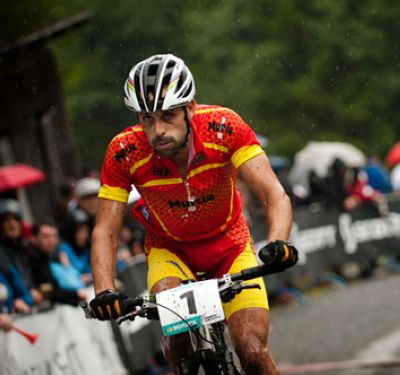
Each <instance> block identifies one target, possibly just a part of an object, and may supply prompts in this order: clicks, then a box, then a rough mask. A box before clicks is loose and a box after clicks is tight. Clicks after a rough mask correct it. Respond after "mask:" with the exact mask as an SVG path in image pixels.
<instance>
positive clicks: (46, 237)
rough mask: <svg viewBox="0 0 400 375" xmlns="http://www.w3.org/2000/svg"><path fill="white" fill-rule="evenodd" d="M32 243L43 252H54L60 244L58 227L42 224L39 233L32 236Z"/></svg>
mask: <svg viewBox="0 0 400 375" xmlns="http://www.w3.org/2000/svg"><path fill="white" fill-rule="evenodd" d="M32 243H33V244H34V245H35V247H36V248H38V249H39V250H40V251H41V252H43V253H45V254H49V255H50V254H52V253H53V252H54V251H55V250H56V249H57V246H58V230H57V228H56V227H53V226H50V225H42V226H41V227H40V229H39V233H38V234H37V235H35V236H32Z"/></svg>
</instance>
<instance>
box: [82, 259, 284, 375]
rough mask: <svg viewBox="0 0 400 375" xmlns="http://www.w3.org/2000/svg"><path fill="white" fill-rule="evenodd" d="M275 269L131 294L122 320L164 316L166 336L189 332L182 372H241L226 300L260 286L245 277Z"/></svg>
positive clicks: (190, 374)
mask: <svg viewBox="0 0 400 375" xmlns="http://www.w3.org/2000/svg"><path fill="white" fill-rule="evenodd" d="M275 272H278V271H276V270H271V269H270V267H268V266H267V265H260V266H256V267H252V268H248V269H245V270H242V271H241V272H238V273H235V274H225V275H223V276H222V277H221V278H219V279H208V280H203V279H201V280H200V281H196V280H184V281H182V283H181V286H179V287H176V288H172V289H168V290H165V291H163V292H160V293H157V294H155V295H151V294H150V295H143V296H137V297H134V298H131V297H128V298H127V299H126V300H125V303H126V306H127V310H128V311H129V313H128V314H126V315H125V316H123V317H121V318H119V319H118V323H119V324H121V323H122V322H124V321H127V320H134V319H135V318H136V317H138V316H139V317H143V318H147V319H156V320H160V323H161V327H162V331H163V334H164V335H166V336H168V335H175V334H179V333H183V332H188V333H189V336H190V341H191V345H192V354H191V355H190V356H189V357H188V358H187V359H182V360H181V361H180V363H179V364H178V370H179V374H180V375H193V374H197V373H198V370H199V368H200V367H201V368H203V371H204V373H205V374H206V375H240V374H241V370H240V369H239V368H238V367H237V366H236V364H235V363H234V360H233V352H232V350H231V349H230V348H229V347H228V345H227V344H226V341H225V337H224V330H225V323H224V319H225V317H224V313H223V309H222V303H225V302H229V301H231V300H232V299H233V298H235V296H236V295H237V294H238V293H240V292H241V291H242V290H243V289H251V288H260V286H259V285H258V284H249V283H244V281H246V280H251V279H255V278H257V277H260V276H267V275H270V274H272V273H275ZM81 307H82V309H83V310H84V313H85V317H86V318H88V319H92V318H93V315H92V312H91V308H90V306H89V305H88V304H87V303H86V302H83V303H81Z"/></svg>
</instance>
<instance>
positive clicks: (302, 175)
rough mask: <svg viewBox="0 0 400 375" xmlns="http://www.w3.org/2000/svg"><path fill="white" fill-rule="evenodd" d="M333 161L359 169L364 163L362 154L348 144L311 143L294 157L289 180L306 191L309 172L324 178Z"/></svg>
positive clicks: (364, 158) (364, 159)
mask: <svg viewBox="0 0 400 375" xmlns="http://www.w3.org/2000/svg"><path fill="white" fill-rule="evenodd" d="M335 159H341V160H342V161H343V162H344V163H345V164H346V165H347V166H348V167H361V166H363V165H365V162H366V157H365V155H364V153H363V152H361V151H360V150H359V149H358V148H356V147H355V146H353V145H352V144H350V143H344V142H314V141H313V142H309V143H308V144H307V145H306V147H304V148H303V149H302V150H300V151H299V152H298V153H297V154H296V155H295V157H294V163H293V166H292V168H291V170H290V173H289V180H290V182H291V183H292V184H299V185H302V186H303V187H305V188H306V189H308V188H309V184H308V178H309V174H310V172H311V171H314V172H315V173H316V174H317V175H318V176H320V177H325V176H326V175H327V173H328V169H329V167H330V166H331V165H332V163H333V161H334V160H335Z"/></svg>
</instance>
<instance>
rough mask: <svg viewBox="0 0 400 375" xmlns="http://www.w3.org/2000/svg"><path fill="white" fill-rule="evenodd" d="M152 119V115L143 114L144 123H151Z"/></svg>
mask: <svg viewBox="0 0 400 375" xmlns="http://www.w3.org/2000/svg"><path fill="white" fill-rule="evenodd" d="M151 120H152V118H151V116H143V117H142V120H141V122H142V123H143V124H150V123H151Z"/></svg>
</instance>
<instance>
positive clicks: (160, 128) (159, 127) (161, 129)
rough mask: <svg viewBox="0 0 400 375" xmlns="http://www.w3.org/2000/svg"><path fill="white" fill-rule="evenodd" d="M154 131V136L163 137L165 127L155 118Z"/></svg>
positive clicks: (162, 122)
mask: <svg viewBox="0 0 400 375" xmlns="http://www.w3.org/2000/svg"><path fill="white" fill-rule="evenodd" d="M154 131H155V134H156V136H160V135H164V134H165V132H166V127H165V123H164V121H162V120H161V119H159V118H157V119H155V121H154Z"/></svg>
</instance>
